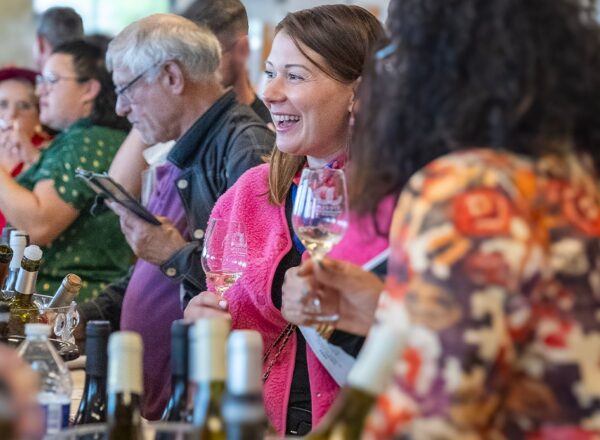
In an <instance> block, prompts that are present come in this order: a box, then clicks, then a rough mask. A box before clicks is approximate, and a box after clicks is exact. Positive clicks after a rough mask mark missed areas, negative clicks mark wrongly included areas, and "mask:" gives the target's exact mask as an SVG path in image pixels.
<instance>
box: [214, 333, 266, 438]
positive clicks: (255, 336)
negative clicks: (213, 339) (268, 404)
mask: <svg viewBox="0 0 600 440" xmlns="http://www.w3.org/2000/svg"><path fill="white" fill-rule="evenodd" d="M262 356H263V342H262V337H261V336H260V333H258V332H256V331H254V330H236V331H233V332H232V333H231V335H230V336H229V341H228V344H227V392H226V394H225V397H224V399H223V407H222V413H223V419H224V420H225V426H226V429H225V431H226V433H227V440H263V439H264V438H265V433H266V430H267V424H268V423H267V415H266V413H265V406H264V402H263V394H262V363H263V362H262Z"/></svg>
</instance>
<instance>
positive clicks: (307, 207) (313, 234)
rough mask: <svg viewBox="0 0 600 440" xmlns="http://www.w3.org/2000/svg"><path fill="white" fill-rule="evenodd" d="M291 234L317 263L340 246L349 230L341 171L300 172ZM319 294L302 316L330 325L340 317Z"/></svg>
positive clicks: (314, 170)
mask: <svg viewBox="0 0 600 440" xmlns="http://www.w3.org/2000/svg"><path fill="white" fill-rule="evenodd" d="M292 226H293V228H294V232H296V235H297V236H298V238H299V239H300V241H301V242H302V244H303V245H304V247H305V248H306V250H307V251H308V253H309V254H310V256H311V258H313V259H314V260H316V261H319V260H321V259H322V258H323V257H324V256H325V255H327V254H328V253H329V252H330V251H331V249H332V248H333V246H335V245H336V244H337V243H339V242H340V240H341V239H342V237H343V236H344V233H345V232H346V229H347V228H348V196H347V190H346V178H345V175H344V172H343V171H342V170H334V169H330V168H320V169H312V168H305V169H304V170H303V171H302V176H301V178H300V183H299V184H298V190H297V193H296V200H295V201H294V208H293V211H292ZM327 303H328V302H327V299H326V298H321V297H320V296H319V295H318V294H314V295H312V296H311V297H310V298H307V306H306V308H305V313H307V314H310V315H313V318H314V320H315V321H320V322H332V321H336V320H337V319H338V317H339V315H338V313H337V305H336V304H327Z"/></svg>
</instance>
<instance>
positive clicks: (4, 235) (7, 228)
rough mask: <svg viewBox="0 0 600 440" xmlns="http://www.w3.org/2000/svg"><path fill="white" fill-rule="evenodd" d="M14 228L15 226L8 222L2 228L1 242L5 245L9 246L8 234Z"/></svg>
mask: <svg viewBox="0 0 600 440" xmlns="http://www.w3.org/2000/svg"><path fill="white" fill-rule="evenodd" d="M14 230H15V228H13V227H12V226H10V225H9V224H6V225H5V226H4V227H3V228H2V239H1V243H2V244H7V245H9V246H10V234H11V232H12V231H14Z"/></svg>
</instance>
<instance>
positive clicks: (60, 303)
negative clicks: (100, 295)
mask: <svg viewBox="0 0 600 440" xmlns="http://www.w3.org/2000/svg"><path fill="white" fill-rule="evenodd" d="M80 290H81V278H79V277H78V276H77V275H75V274H74V273H70V274H67V276H66V277H64V278H63V280H62V283H60V286H58V289H56V293H55V294H54V296H53V297H52V299H51V300H50V304H48V307H66V306H70V305H71V301H73V300H74V299H75V298H77V295H79V291H80Z"/></svg>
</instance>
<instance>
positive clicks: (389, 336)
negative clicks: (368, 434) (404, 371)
mask: <svg viewBox="0 0 600 440" xmlns="http://www.w3.org/2000/svg"><path fill="white" fill-rule="evenodd" d="M403 342H404V337H403V332H402V331H401V330H400V329H399V328H392V327H384V326H376V327H374V328H373V329H372V330H371V332H370V333H369V337H368V339H367V341H366V343H365V346H364V347H363V349H362V350H361V352H360V355H359V357H358V359H357V360H356V364H355V365H354V367H352V370H350V374H349V375H348V383H347V385H346V386H344V387H343V388H342V391H341V392H340V395H339V396H338V398H337V399H336V401H335V402H334V404H333V406H332V407H331V409H330V410H329V412H328V413H327V415H326V416H325V418H324V419H323V421H322V422H321V423H320V424H319V426H318V427H317V428H316V429H315V430H314V431H313V432H311V433H310V434H309V435H308V436H306V437H304V438H305V439H306V440H359V439H360V438H361V434H362V431H363V426H364V422H365V419H366V418H367V415H368V414H369V411H370V410H371V407H372V406H373V404H374V403H375V400H376V398H377V396H378V395H379V394H381V393H382V392H383V390H384V389H385V387H386V385H387V383H388V382H389V380H390V378H391V376H392V372H393V368H394V365H395V363H396V360H397V359H398V356H399V354H400V351H401V350H402V348H403V345H404V344H403Z"/></svg>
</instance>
